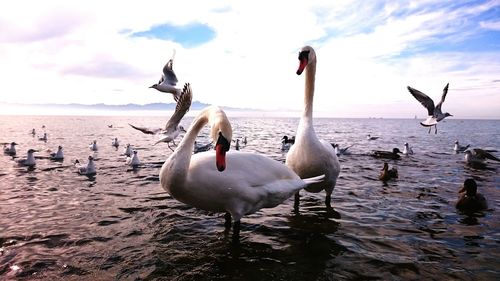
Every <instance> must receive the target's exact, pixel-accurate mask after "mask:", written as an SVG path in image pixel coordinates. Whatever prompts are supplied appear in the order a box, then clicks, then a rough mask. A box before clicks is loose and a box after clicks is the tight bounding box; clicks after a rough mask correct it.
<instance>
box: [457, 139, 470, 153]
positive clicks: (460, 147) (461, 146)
mask: <svg viewBox="0 0 500 281" xmlns="http://www.w3.org/2000/svg"><path fill="white" fill-rule="evenodd" d="M469 146H470V144H468V145H465V146H464V145H460V144H459V143H458V140H456V141H455V146H453V150H454V151H455V152H456V153H459V152H465V151H466V150H467V148H469Z"/></svg>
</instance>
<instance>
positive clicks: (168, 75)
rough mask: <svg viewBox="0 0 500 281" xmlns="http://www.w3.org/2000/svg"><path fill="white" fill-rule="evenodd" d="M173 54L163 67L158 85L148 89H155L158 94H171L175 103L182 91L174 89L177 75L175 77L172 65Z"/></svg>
mask: <svg viewBox="0 0 500 281" xmlns="http://www.w3.org/2000/svg"><path fill="white" fill-rule="evenodd" d="M174 56H175V50H174V54H173V55H172V58H171V59H169V60H168V61H167V63H166V64H165V66H164V67H163V74H162V76H161V78H160V81H158V83H156V84H154V85H152V86H150V87H149V88H153V89H156V90H158V91H160V92H164V93H171V94H172V95H173V96H174V100H175V101H176V102H177V101H178V100H179V98H180V96H181V94H182V89H180V88H177V87H175V86H176V85H177V82H178V81H179V80H177V75H175V72H174V69H173V65H174Z"/></svg>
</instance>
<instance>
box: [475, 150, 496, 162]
mask: <svg viewBox="0 0 500 281" xmlns="http://www.w3.org/2000/svg"><path fill="white" fill-rule="evenodd" d="M474 151H475V152H476V154H477V155H478V156H480V157H483V158H488V159H490V160H495V161H498V162H500V159H498V158H497V157H495V155H493V154H491V153H489V152H488V151H486V150H484V149H480V148H476V149H474Z"/></svg>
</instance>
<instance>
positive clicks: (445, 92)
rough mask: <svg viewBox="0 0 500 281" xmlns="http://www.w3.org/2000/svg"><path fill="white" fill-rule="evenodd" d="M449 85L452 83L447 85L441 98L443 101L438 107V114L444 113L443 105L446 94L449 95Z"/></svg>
mask: <svg viewBox="0 0 500 281" xmlns="http://www.w3.org/2000/svg"><path fill="white" fill-rule="evenodd" d="M449 85H450V83H448V84H446V86H445V87H444V89H443V95H442V96H441V101H440V102H439V103H438V104H437V105H436V111H437V112H438V113H442V112H441V105H443V102H444V99H445V98H446V94H447V93H448V86H449Z"/></svg>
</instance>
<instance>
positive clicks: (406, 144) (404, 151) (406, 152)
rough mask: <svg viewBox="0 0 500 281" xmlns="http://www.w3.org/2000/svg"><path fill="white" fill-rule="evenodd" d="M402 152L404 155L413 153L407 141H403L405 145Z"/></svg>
mask: <svg viewBox="0 0 500 281" xmlns="http://www.w3.org/2000/svg"><path fill="white" fill-rule="evenodd" d="M403 154H404V155H410V154H413V149H411V147H410V145H409V144H408V143H407V142H405V147H404V148H403Z"/></svg>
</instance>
